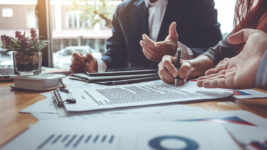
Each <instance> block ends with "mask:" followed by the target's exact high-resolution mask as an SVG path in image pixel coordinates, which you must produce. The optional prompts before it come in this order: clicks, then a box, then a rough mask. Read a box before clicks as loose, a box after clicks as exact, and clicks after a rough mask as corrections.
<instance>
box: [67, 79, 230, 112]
mask: <svg viewBox="0 0 267 150" xmlns="http://www.w3.org/2000/svg"><path fill="white" fill-rule="evenodd" d="M70 91H71V92H72V95H73V97H74V98H75V99H76V104H67V103H65V108H66V110H67V111H70V112H81V111H92V110H101V109H111V108H119V107H130V106H143V105H152V104H163V103H174V102H188V101H199V100H209V99H218V98H220V99H223V98H225V97H229V96H231V95H232V94H233V92H232V91H229V90H225V89H205V88H200V87H197V85H196V83H195V82H192V81H191V82H188V83H187V84H185V85H183V86H179V87H175V86H174V85H170V84H165V83H163V82H162V81H160V80H158V81H152V82H145V83H139V84H131V85H121V86H111V87H106V86H105V87H97V88H96V87H91V88H70ZM62 97H63V99H64V98H67V97H64V95H62Z"/></svg>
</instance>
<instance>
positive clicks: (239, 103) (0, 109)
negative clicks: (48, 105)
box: [0, 82, 267, 146]
mask: <svg viewBox="0 0 267 150" xmlns="http://www.w3.org/2000/svg"><path fill="white" fill-rule="evenodd" d="M11 84H12V83H7V82H2V83H0V146H2V145H3V144H5V143H6V142H8V141H9V140H12V139H13V138H14V137H15V136H17V135H18V134H19V133H21V132H23V131H24V130H25V129H27V128H28V127H29V125H31V124H34V123H36V122H37V121H38V120H37V119H35V118H34V117H33V116H32V115H30V114H22V113H19V112H20V111H21V110H23V109H24V108H26V107H28V106H30V105H32V104H33V103H35V102H37V101H40V100H42V99H44V98H45V97H44V96H42V95H40V94H39V93H38V92H26V93H25V92H19V91H13V90H10V85H11ZM265 92H267V91H265ZM185 105H189V106H196V107H202V108H205V109H209V110H247V111H250V112H252V113H255V114H257V115H260V116H262V117H265V118H267V99H245V100H236V101H213V102H198V103H190V104H185Z"/></svg>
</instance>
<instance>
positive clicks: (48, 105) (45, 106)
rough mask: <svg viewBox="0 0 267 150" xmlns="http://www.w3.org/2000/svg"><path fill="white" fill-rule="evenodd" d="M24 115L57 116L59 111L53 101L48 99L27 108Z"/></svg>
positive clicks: (23, 111)
mask: <svg viewBox="0 0 267 150" xmlns="http://www.w3.org/2000/svg"><path fill="white" fill-rule="evenodd" d="M21 112H22V113H40V112H41V113H53V114H56V113H57V110H56V107H55V104H54V103H53V100H51V98H46V99H44V100H41V101H38V102H36V103H34V104H32V105H31V106H29V107H27V108H25V109H24V110H22V111H21Z"/></svg>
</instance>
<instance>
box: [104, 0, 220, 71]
mask: <svg viewBox="0 0 267 150" xmlns="http://www.w3.org/2000/svg"><path fill="white" fill-rule="evenodd" d="M173 21H176V22H177V31H178V34H179V41H180V42H182V43H184V44H185V45H187V46H188V47H190V48H191V49H192V50H193V51H194V53H195V54H196V55H199V54H200V53H202V52H204V51H203V48H204V49H205V48H209V47H211V46H214V45H215V44H217V43H218V41H220V40H221V39H222V36H221V31H220V24H219V23H218V22H217V10H216V9H214V1H213V0H169V1H168V4H167V8H166V12H165V15H164V17H163V21H162V24H161V28H160V31H159V35H158V38H157V39H158V41H162V40H164V39H165V38H166V36H167V35H168V33H169V26H170V24H171V23H172V22H173ZM112 26H113V27H112V36H111V37H110V38H109V39H108V40H107V52H106V53H105V54H104V55H103V57H102V60H103V61H104V62H105V63H106V64H107V67H108V69H110V68H120V67H127V66H130V67H147V68H154V67H157V64H156V63H153V62H151V61H149V60H148V59H146V57H145V56H144V54H143V51H142V48H141V46H140V44H139V41H140V40H141V39H142V34H144V33H145V34H148V13H147V8H146V5H145V2H144V0H125V1H124V2H122V3H121V4H120V5H119V6H118V8H117V10H116V11H115V13H114V16H113V20H112Z"/></svg>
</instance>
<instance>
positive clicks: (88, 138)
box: [85, 135, 92, 143]
mask: <svg viewBox="0 0 267 150" xmlns="http://www.w3.org/2000/svg"><path fill="white" fill-rule="evenodd" d="M91 137H92V135H88V137H87V139H86V140H85V143H88V142H89V141H90V139H91Z"/></svg>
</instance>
